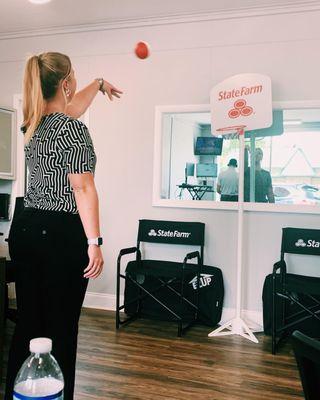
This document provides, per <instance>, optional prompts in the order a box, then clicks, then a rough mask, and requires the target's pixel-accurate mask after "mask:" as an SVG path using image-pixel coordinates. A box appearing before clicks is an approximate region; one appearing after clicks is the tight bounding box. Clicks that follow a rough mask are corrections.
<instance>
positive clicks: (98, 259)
mask: <svg viewBox="0 0 320 400" xmlns="http://www.w3.org/2000/svg"><path fill="white" fill-rule="evenodd" d="M88 256H89V264H88V266H87V268H86V269H85V270H84V275H83V276H84V277H85V278H97V277H98V276H99V275H100V274H101V272H102V269H103V263H104V261H103V257H102V252H101V248H100V247H99V246H97V245H95V244H89V247H88Z"/></svg>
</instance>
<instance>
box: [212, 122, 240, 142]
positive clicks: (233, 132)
mask: <svg viewBox="0 0 320 400" xmlns="http://www.w3.org/2000/svg"><path fill="white" fill-rule="evenodd" d="M244 128H246V125H233V126H226V127H224V128H218V129H216V132H221V134H222V135H224V136H225V138H226V139H235V138H237V137H238V136H240V135H244ZM228 132H229V133H228Z"/></svg>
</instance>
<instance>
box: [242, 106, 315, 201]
mask: <svg viewBox="0 0 320 400" xmlns="http://www.w3.org/2000/svg"><path fill="white" fill-rule="evenodd" d="M264 131H266V130H263V129H261V130H260V131H256V133H254V134H253V135H252V136H251V137H248V138H246V154H247V158H248V163H247V168H246V170H245V186H244V191H245V201H251V202H275V203H276V204H313V205H314V204H319V203H320V157H319V146H320V110H318V109H301V110H283V129H282V131H283V132H282V133H280V134H279V130H277V129H275V130H274V131H273V133H272V132H271V133H270V130H269V131H268V134H267V135H264V136H263V133H264ZM257 132H258V134H259V135H257ZM254 155H255V157H254ZM254 181H255V184H254V185H253V184H252V185H251V184H250V182H254Z"/></svg>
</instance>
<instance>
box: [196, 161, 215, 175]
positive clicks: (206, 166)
mask: <svg viewBox="0 0 320 400" xmlns="http://www.w3.org/2000/svg"><path fill="white" fill-rule="evenodd" d="M217 175H218V165H217V164H214V163H199V164H197V170H196V176H197V178H216V177H217Z"/></svg>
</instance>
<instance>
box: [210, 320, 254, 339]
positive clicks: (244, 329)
mask: <svg viewBox="0 0 320 400" xmlns="http://www.w3.org/2000/svg"><path fill="white" fill-rule="evenodd" d="M225 329H228V330H227V331H226V330H225ZM229 335H240V336H242V337H244V338H245V339H248V340H251V342H254V343H259V341H258V339H257V338H256V337H255V336H254V334H253V333H252V332H251V330H250V328H249V327H248V325H247V324H246V323H245V322H244V321H243V319H241V318H240V317H235V318H233V319H232V320H230V321H228V322H226V323H225V324H223V325H221V326H220V327H219V328H217V329H215V330H214V331H212V332H211V333H209V335H208V337H214V336H229Z"/></svg>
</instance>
